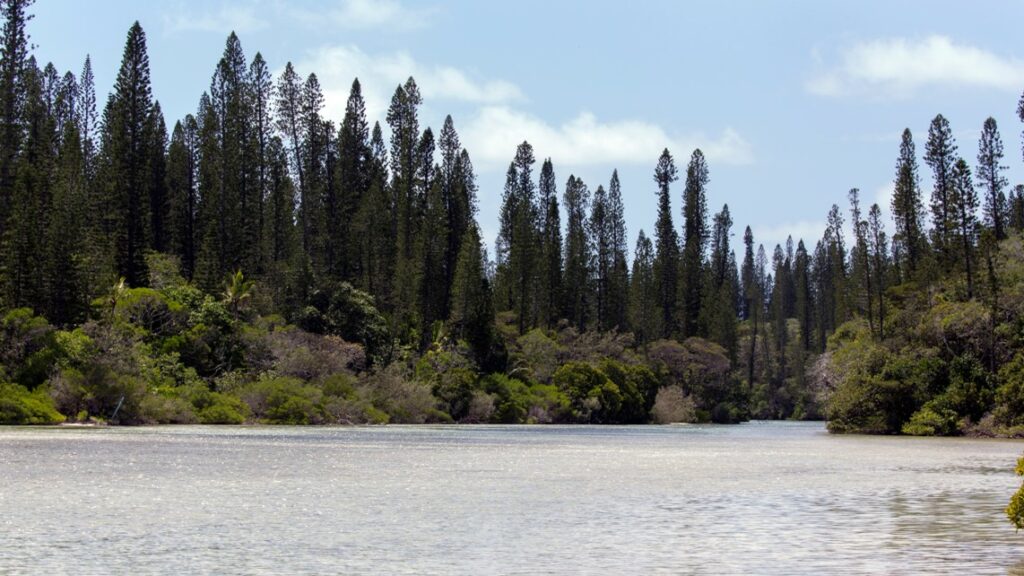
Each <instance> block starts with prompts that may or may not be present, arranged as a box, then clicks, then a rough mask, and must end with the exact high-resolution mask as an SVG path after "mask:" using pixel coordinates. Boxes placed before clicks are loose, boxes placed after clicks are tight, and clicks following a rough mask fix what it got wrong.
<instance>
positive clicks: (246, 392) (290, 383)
mask: <svg viewBox="0 0 1024 576" xmlns="http://www.w3.org/2000/svg"><path fill="white" fill-rule="evenodd" d="M238 395H239V397H240V398H241V399H242V400H243V401H244V402H245V403H246V404H247V405H248V406H249V409H250V410H251V411H252V415H253V417H255V418H257V419H259V420H260V421H262V422H265V423H267V424H319V423H322V422H323V421H324V418H323V412H322V410H321V407H320V405H321V399H322V396H323V393H322V392H321V391H320V389H319V388H317V387H315V386H310V385H307V384H303V383H302V381H301V380H298V379H296V378H289V377H284V376H281V377H268V378H262V379H260V380H257V381H256V382H252V383H251V384H249V385H247V386H245V387H244V388H242V389H240V390H239V391H238Z"/></svg>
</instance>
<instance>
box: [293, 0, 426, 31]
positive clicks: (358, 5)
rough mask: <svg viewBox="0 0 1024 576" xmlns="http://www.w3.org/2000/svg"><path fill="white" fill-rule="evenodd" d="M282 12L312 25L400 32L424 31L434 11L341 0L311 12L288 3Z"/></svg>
mask: <svg viewBox="0 0 1024 576" xmlns="http://www.w3.org/2000/svg"><path fill="white" fill-rule="evenodd" d="M282 11H284V12H285V13H286V14H288V15H290V16H292V17H293V18H295V19H297V20H299V21H301V22H304V23H308V24H312V25H316V26H323V25H324V24H330V25H333V26H338V27H342V28H350V29H367V28H380V27H384V26H388V27H391V28H398V29H413V28H422V27H424V26H426V25H427V24H428V23H429V20H430V15H431V13H432V12H433V10H431V9H424V8H410V7H408V6H404V5H402V4H401V3H399V2H396V1H394V0H341V1H340V2H337V3H335V4H334V5H333V6H330V7H327V8H322V7H321V8H318V9H316V10H309V9H305V8H301V7H296V6H288V4H287V3H285V4H284V5H283V6H282Z"/></svg>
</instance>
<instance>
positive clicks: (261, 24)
mask: <svg viewBox="0 0 1024 576" xmlns="http://www.w3.org/2000/svg"><path fill="white" fill-rule="evenodd" d="M163 21H164V32H165V33H174V32H213V33H217V34H223V35H225V36H226V35H227V34H228V33H229V32H231V31H235V32H237V33H238V34H243V33H247V32H258V31H260V30H264V29H266V28H267V27H269V26H270V22H269V21H268V20H267V19H266V18H264V17H263V16H261V15H260V11H259V10H257V6H256V5H254V4H221V6H220V8H218V9H216V10H214V11H211V12H206V13H203V14H194V13H192V12H189V11H187V10H185V9H184V8H183V7H181V6H179V7H178V8H177V9H176V10H174V13H165V14H164V16H163Z"/></svg>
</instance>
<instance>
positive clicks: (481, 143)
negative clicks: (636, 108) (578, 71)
mask: <svg viewBox="0 0 1024 576" xmlns="http://www.w3.org/2000/svg"><path fill="white" fill-rule="evenodd" d="M462 138H463V141H465V142H466V143H467V146H468V147H469V149H470V150H472V153H473V160H474V162H475V163H477V164H478V165H479V164H481V163H482V164H483V165H484V167H485V168H486V167H490V168H494V167H499V168H500V167H502V166H504V165H505V164H507V163H508V162H509V160H510V159H511V158H512V156H513V155H514V154H515V148H516V146H517V145H518V144H519V143H521V142H522V141H523V140H528V141H529V142H530V144H532V145H533V148H534V152H535V154H536V155H537V157H538V158H546V157H552V158H554V159H556V160H557V161H558V162H559V163H560V164H562V165H568V166H585V165H592V164H613V163H621V164H633V163H648V164H650V163H652V162H654V161H655V160H656V159H657V158H658V155H659V154H661V151H662V150H663V149H664V148H668V149H669V150H671V151H672V152H673V154H674V155H675V156H676V162H677V164H679V165H681V166H685V163H686V161H687V159H688V158H689V156H690V152H692V151H693V149H694V148H700V149H701V150H702V151H703V152H704V154H705V156H707V157H708V160H709V161H710V162H721V163H725V164H747V163H750V162H752V159H753V154H752V152H751V147H750V144H749V143H748V142H747V141H746V140H744V139H743V137H742V136H741V135H740V134H739V133H738V132H736V131H735V130H733V129H732V128H726V129H725V130H723V131H722V133H721V134H720V135H719V136H717V137H709V136H706V135H704V134H700V133H692V134H682V135H674V136H673V135H670V134H668V133H667V132H665V130H663V129H662V128H661V127H660V126H657V125H655V124H651V123H648V122H644V121H640V120H620V121H611V122H602V121H600V120H598V119H597V117H595V116H594V115H593V114H591V113H589V112H581V113H580V114H578V115H577V116H576V117H575V118H572V119H571V120H569V121H567V122H564V123H562V124H560V125H558V126H553V125H551V124H548V123H547V122H545V121H544V120H542V119H540V118H537V117H535V116H532V115H530V114H528V113H526V112H522V111H519V110H514V109H512V108H509V107H507V106H485V107H483V108H481V109H480V110H479V111H477V113H476V114H475V116H474V117H472V118H471V119H470V121H469V123H468V124H467V127H466V129H465V130H464V131H463V132H462Z"/></svg>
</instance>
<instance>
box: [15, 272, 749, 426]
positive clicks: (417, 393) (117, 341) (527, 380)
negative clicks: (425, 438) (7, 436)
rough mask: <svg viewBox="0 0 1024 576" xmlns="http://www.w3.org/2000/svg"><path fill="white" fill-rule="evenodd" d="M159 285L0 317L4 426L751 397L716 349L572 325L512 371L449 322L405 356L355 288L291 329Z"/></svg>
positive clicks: (493, 418)
mask: <svg viewBox="0 0 1024 576" xmlns="http://www.w3.org/2000/svg"><path fill="white" fill-rule="evenodd" d="M151 264H152V265H151V267H150V268H151V270H153V274H154V277H153V278H152V279H151V285H152V286H153V287H152V288H128V287H126V286H124V285H123V283H122V284H118V285H116V286H114V288H113V289H112V290H111V292H110V294H109V295H107V296H106V297H104V298H100V299H98V300H96V301H95V302H93V303H92V313H91V314H90V319H89V320H88V321H86V322H85V323H84V324H82V325H80V326H77V327H68V328H59V327H56V326H52V325H51V324H49V323H48V322H47V320H46V319H45V318H42V317H40V316H38V315H35V314H34V313H33V311H32V310H29V309H25V308H21V309H15V310H10V311H8V312H6V313H5V314H4V315H3V316H2V318H0V423H7V424H55V423H60V422H79V423H110V424H159V423H175V424H192V423H200V424H243V423H269V424H382V423H430V422H467V423H594V424H632V423H646V422H651V421H654V422H663V423H668V422H700V421H715V422H736V421H739V420H742V419H744V418H745V416H746V408H745V405H744V398H745V397H744V395H743V393H742V390H741V389H742V386H741V385H739V383H738V381H737V380H736V379H735V378H734V377H733V375H732V373H731V371H730V369H729V361H728V359H727V358H726V356H725V351H724V350H723V349H722V348H721V347H719V346H717V345H715V344H712V343H710V342H708V341H705V340H701V339H697V338H691V339H689V340H687V341H685V342H682V343H680V342H675V341H669V340H663V341H658V342H654V343H651V344H650V345H648V346H647V347H645V348H644V349H638V348H637V347H635V346H634V343H633V340H632V336H631V335H629V334H620V333H615V332H611V333H603V334H599V333H593V332H584V333H579V332H577V331H576V330H574V329H572V328H569V327H566V326H562V327H560V328H558V329H554V330H549V331H543V330H540V329H535V330H533V331H531V332H528V333H527V334H525V335H521V336H520V335H518V334H514V333H511V332H508V333H506V334H505V335H504V338H503V340H502V342H501V348H502V350H501V355H502V356H503V357H504V358H505V366H504V368H505V369H503V370H501V371H497V372H485V371H483V370H481V368H480V367H479V366H478V365H477V364H476V362H475V361H474V357H475V354H474V351H473V350H471V349H470V347H469V346H468V345H467V344H466V343H464V342H460V341H456V340H454V339H452V338H450V337H449V336H448V335H447V334H446V333H445V330H444V327H443V326H439V327H438V330H437V333H436V336H435V339H434V343H433V344H432V345H431V346H430V347H429V348H428V349H427V351H426V352H424V353H422V354H418V353H416V352H415V351H414V350H412V349H409V348H403V347H401V346H399V345H398V344H396V343H395V342H394V341H393V340H392V338H391V336H390V335H389V333H388V328H387V322H386V321H385V319H384V317H383V316H382V315H381V314H380V313H379V312H378V311H377V310H376V308H375V307H374V303H373V300H372V298H370V297H369V296H368V295H366V294H365V293H362V292H360V291H358V290H355V289H354V288H352V287H351V286H349V285H347V284H338V285H330V286H328V287H327V288H325V289H323V290H320V291H318V292H317V293H315V294H313V295H312V296H311V298H310V305H309V306H306V307H305V308H303V309H301V310H299V311H298V312H297V314H296V315H295V318H293V321H294V322H295V323H294V324H290V323H289V322H287V321H286V320H285V319H283V318H281V317H280V316H276V315H274V314H271V313H269V310H270V309H271V307H269V306H267V307H266V308H267V310H266V313H263V314H261V307H262V304H261V298H260V296H259V294H258V290H257V288H256V287H255V286H254V285H253V284H252V283H251V282H248V281H246V280H245V279H244V278H243V277H242V276H241V275H240V274H239V275H234V276H233V277H231V278H229V279H228V282H227V284H226V287H225V291H224V293H223V294H222V295H219V296H214V295H211V294H207V293H204V292H202V291H200V290H199V289H197V288H195V287H194V286H192V285H190V284H188V283H185V282H184V281H183V280H181V278H180V276H178V275H177V274H176V273H175V272H174V267H173V265H169V264H168V263H166V262H162V261H154V262H152V263H151Z"/></svg>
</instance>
